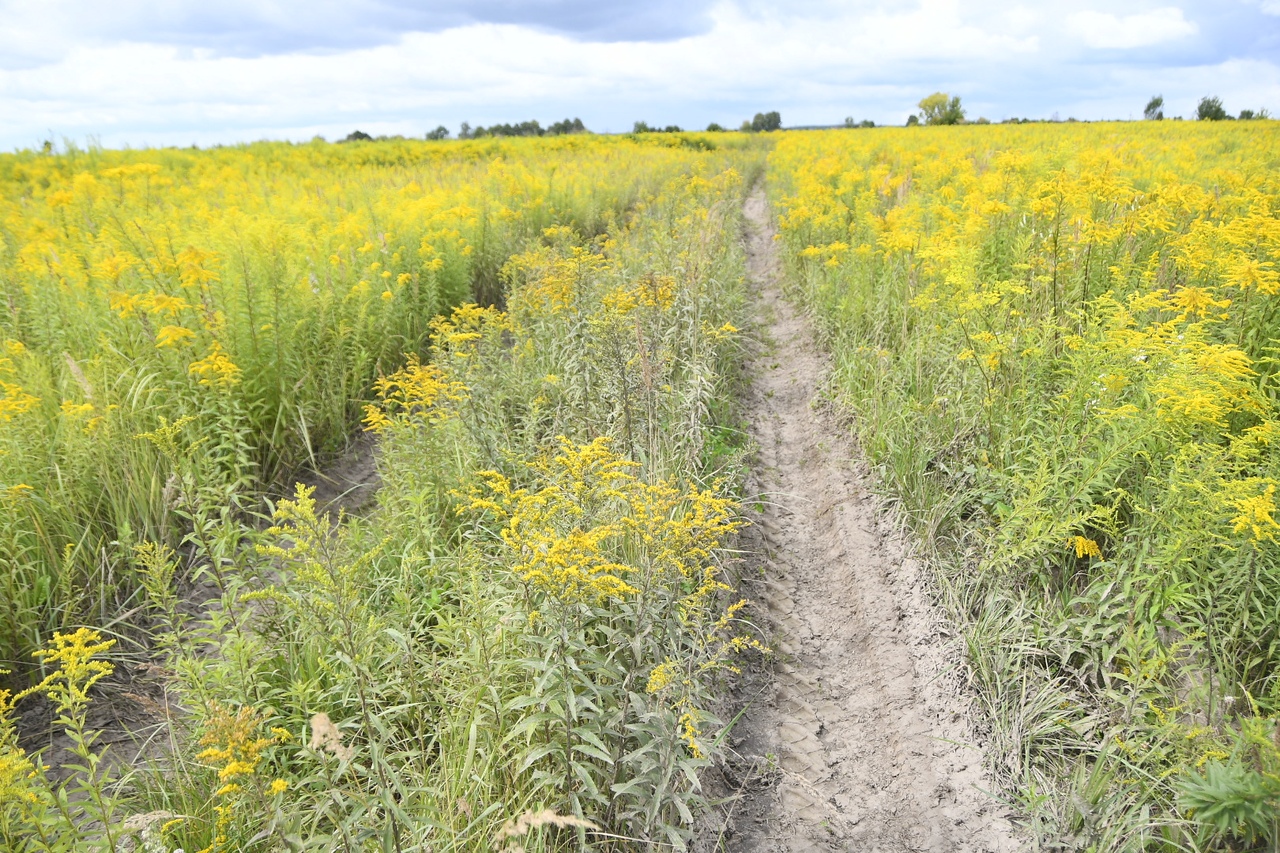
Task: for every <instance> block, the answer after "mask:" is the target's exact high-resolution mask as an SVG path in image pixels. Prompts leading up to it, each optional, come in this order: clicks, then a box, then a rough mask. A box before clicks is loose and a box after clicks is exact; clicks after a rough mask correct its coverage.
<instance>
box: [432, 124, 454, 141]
mask: <svg viewBox="0 0 1280 853" xmlns="http://www.w3.org/2000/svg"><path fill="white" fill-rule="evenodd" d="M448 138H449V128H447V127H445V126H444V125H443V124H442V125H440V126H439V127H437V128H436V129H435V130H433V131H430V132H428V133H427V139H432V140H438V139H448Z"/></svg>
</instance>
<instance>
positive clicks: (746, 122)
mask: <svg viewBox="0 0 1280 853" xmlns="http://www.w3.org/2000/svg"><path fill="white" fill-rule="evenodd" d="M738 130H740V131H742V132H743V133H750V132H751V119H749V118H748V119H743V120H742V127H740V128H738Z"/></svg>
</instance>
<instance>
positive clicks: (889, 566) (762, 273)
mask: <svg viewBox="0 0 1280 853" xmlns="http://www.w3.org/2000/svg"><path fill="white" fill-rule="evenodd" d="M746 216H747V220H748V228H749V231H748V235H747V242H748V251H749V262H750V274H751V277H752V280H753V282H754V284H755V286H756V289H757V294H758V296H757V310H758V323H759V328H760V329H761V331H762V332H763V333H764V334H765V336H766V338H767V339H768V340H767V341H766V342H765V344H764V345H763V346H762V347H761V350H760V352H759V353H758V354H757V355H756V357H755V358H754V363H752V364H751V365H749V366H748V372H749V374H750V375H751V376H753V377H754V379H753V386H752V389H751V392H750V399H749V400H748V405H747V409H748V411H749V412H750V414H749V419H750V422H751V434H752V437H753V439H754V440H755V442H756V443H757V444H758V446H759V456H758V459H757V462H756V465H755V467H754V477H755V480H756V482H755V483H754V484H753V486H754V491H756V492H758V493H759V494H761V495H763V496H764V498H763V500H762V501H761V502H760V503H759V504H757V507H756V510H755V512H754V518H753V519H752V520H753V522H754V525H753V529H754V531H755V532H754V534H753V535H754V537H755V540H756V541H755V542H754V543H752V542H748V543H747V545H748V547H749V548H751V549H752V550H754V551H755V552H756V554H757V557H756V558H755V559H756V560H757V565H756V566H755V567H754V569H753V570H751V571H748V573H747V578H746V583H747V584H748V586H749V587H750V586H753V587H754V590H750V592H751V593H753V594H754V597H755V599H756V601H757V603H758V604H759V605H760V606H759V611H760V612H759V614H758V618H760V619H761V620H762V621H763V622H764V623H765V626H764V627H765V630H766V631H768V632H769V633H770V635H771V642H772V645H773V647H774V649H775V651H776V652H777V655H776V656H775V658H774V659H773V662H772V664H771V665H769V666H768V668H767V669H763V670H761V671H757V672H752V673H747V674H746V676H745V680H744V683H743V684H742V685H740V688H741V689H740V694H739V695H740V698H741V700H742V702H743V704H744V705H745V706H746V711H745V712H744V714H743V717H742V718H741V719H740V720H739V722H738V723H737V725H736V726H735V727H734V729H733V732H732V738H731V743H732V745H733V748H734V755H733V757H732V758H731V759H730V761H729V762H728V763H727V766H725V767H724V768H722V771H723V776H724V781H725V782H726V783H727V784H726V787H727V788H729V789H731V790H734V791H736V792H737V793H738V794H739V795H740V796H739V797H737V798H736V799H735V800H734V801H732V802H731V803H730V804H729V805H728V806H727V807H726V813H725V815H724V817H723V818H722V819H721V825H720V827H719V828H718V832H717V835H718V836H719V837H718V839H717V841H716V842H715V843H714V844H713V845H711V846H713V847H715V848H716V849H719V850H724V851H730V853H754V852H755V851H828V850H865V851H891V850H892V851H897V850H904V851H905V850H911V851H918V850H927V851H940V852H941V851H948V853H950V851H1012V850H1017V849H1019V846H1020V845H1019V844H1018V842H1017V841H1016V840H1015V838H1014V836H1013V834H1012V828H1011V826H1010V824H1009V822H1008V820H1007V819H1006V817H1005V814H1004V812H1005V809H1004V808H1003V807H1002V806H1001V805H1000V804H999V803H998V802H997V801H996V800H995V799H994V798H993V797H992V796H991V795H989V794H987V793H984V792H985V791H989V790H991V787H990V786H989V785H988V784H987V783H986V780H985V778H984V773H983V752H982V749H981V747H980V745H979V744H978V743H977V742H976V737H975V734H974V730H975V727H974V725H973V717H972V711H971V709H970V706H969V702H968V701H967V698H966V695H965V686H964V673H965V667H964V663H963V657H962V649H961V648H960V644H959V640H958V638H957V637H956V636H955V635H954V633H953V632H951V631H949V630H948V628H947V625H946V621H945V619H944V618H943V616H942V615H941V613H940V612H939V610H938V608H937V606H936V605H935V604H934V601H933V598H932V596H931V595H930V588H931V583H932V582H931V580H930V578H929V577H928V573H927V571H926V570H925V568H924V567H923V566H921V565H920V564H919V562H918V561H916V560H913V559H911V558H910V557H909V556H908V555H907V552H906V548H905V547H904V545H903V542H902V540H901V538H900V537H899V535H898V533H897V531H896V530H895V526H894V525H893V523H892V521H891V519H890V517H889V516H888V515H887V514H886V513H885V512H884V510H883V508H882V507H881V506H880V504H879V503H878V502H877V500H876V499H875V498H874V496H873V495H871V493H870V492H869V491H868V481H867V476H866V472H865V469H864V468H863V467H862V466H860V465H859V463H858V462H857V461H856V460H857V458H858V457H857V451H856V449H855V448H854V447H853V446H852V445H851V443H850V441H849V440H848V438H847V435H848V430H847V429H843V428H842V427H841V425H840V423H839V420H838V418H837V417H836V416H835V414H834V413H832V412H831V411H829V410H828V408H826V407H824V406H823V405H821V404H820V403H819V402H818V400H817V393H818V390H819V383H820V381H821V379H822V377H824V376H825V375H826V373H827V364H826V362H825V361H824V359H823V357H822V355H821V354H820V352H819V351H818V349H817V348H816V346H815V345H814V342H813V338H812V332H811V329H810V325H809V322H808V320H807V318H806V317H805V316H803V315H802V314H800V313H799V312H797V311H796V309H794V308H793V307H792V306H791V305H790V304H789V303H788V302H786V301H785V300H784V299H783V297H782V294H781V291H780V288H779V284H778V277H779V273H778V262H777V253H776V250H775V247H774V243H773V239H772V237H773V229H772V226H771V223H770V220H769V212H768V207H767V205H766V202H765V198H764V194H763V192H762V191H761V190H760V189H759V188H757V190H756V191H755V192H754V193H753V195H752V196H751V197H750V198H749V200H748V202H747V205H746ZM752 491H753V489H752V488H749V489H748V493H749V494H750V493H751V492H752ZM762 666H763V665H762Z"/></svg>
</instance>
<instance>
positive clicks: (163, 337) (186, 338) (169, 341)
mask: <svg viewBox="0 0 1280 853" xmlns="http://www.w3.org/2000/svg"><path fill="white" fill-rule="evenodd" d="M195 337H196V333H195V332H193V331H191V330H190V329H188V328H186V327H185V326H161V327H160V331H158V332H156V347H157V348H160V347H176V346H181V345H183V344H186V343H190V342H191V341H193V340H195Z"/></svg>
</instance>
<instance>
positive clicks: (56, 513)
mask: <svg viewBox="0 0 1280 853" xmlns="http://www.w3.org/2000/svg"><path fill="white" fill-rule="evenodd" d="M1278 150H1280V135H1278V134H1277V131H1276V129H1275V123H1274V122H1269V121H1263V122H1249V123H1238V124H1234V125H1233V124H1228V123H1217V124H1206V123H1195V124H1191V123H1187V124H1182V123H1175V122H1165V123H1155V122H1150V123H1144V124H1132V123H1128V124H1101V125H1086V124H1070V125H1023V126H1012V127H1005V126H961V127H937V128H934V127H931V128H907V129H875V130H869V129H857V130H846V131H830V132H789V133H778V134H767V135H766V134H758V135H752V134H723V133H720V134H640V135H630V136H621V137H595V136H590V135H580V136H565V137H558V138H548V139H529V140H507V141H494V140H476V141H466V142H456V143H454V142H411V141H382V142H354V143H346V144H341V145H330V144H327V143H322V142H316V143H311V144H308V145H296V146H295V145H287V144H267V143H261V144H256V145H251V146H243V147H234V148H217V149H212V150H206V151H196V150H178V149H166V150H145V151H124V152H110V151H101V150H90V151H74V150H73V151H70V152H67V153H65V154H60V155H48V154H36V153H30V152H27V153H20V154H15V155H4V156H3V157H0V187H2V188H3V190H2V192H0V213H2V214H3V217H2V224H0V287H2V288H3V290H4V294H5V298H6V305H5V306H0V341H3V352H2V353H0V392H2V393H0V503H3V507H4V513H3V516H2V517H0V590H2V592H0V665H3V668H4V669H7V670H9V671H10V672H9V674H8V675H7V676H6V684H7V689H3V690H0V839H3V841H4V844H5V845H6V849H13V850H22V851H27V850H32V851H36V850H41V851H43V850H79V849H104V850H112V849H124V846H123V845H126V844H128V843H130V842H126V841H125V839H126V837H128V838H134V837H136V839H137V841H138V844H139V848H138V849H148V850H152V849H154V850H165V851H171V850H174V849H177V848H182V849H184V850H187V851H196V850H199V851H210V853H212V852H213V851H231V850H275V849H289V850H331V849H332V850H366V849H367V850H373V849H380V850H516V849H529V850H569V849H586V847H588V846H589V847H590V849H602V850H603V849H619V850H621V849H658V847H659V846H665V845H670V846H672V847H674V848H676V849H684V848H686V847H687V846H689V845H690V844H695V845H697V844H704V845H705V844H707V843H708V842H707V840H706V839H705V838H703V837H701V836H699V835H698V827H699V825H700V824H699V815H702V814H705V813H706V812H707V810H708V809H709V808H711V807H712V805H714V804H712V803H710V802H709V800H711V799H714V797H713V796H712V795H711V794H710V793H709V790H708V788H707V787H706V786H705V785H704V784H703V781H704V780H705V779H706V778H707V774H709V773H713V772H715V771H716V768H720V767H722V766H724V762H726V761H727V760H730V759H731V758H732V756H731V755H730V753H731V749H730V746H731V743H732V734H733V726H734V724H735V722H736V719H737V717H736V714H737V712H738V710H739V709H740V706H741V704H742V699H741V697H739V698H736V699H735V695H736V694H733V693H732V691H731V687H732V685H733V683H735V673H737V672H738V670H740V669H744V668H745V669H747V670H748V671H753V670H760V671H763V670H765V669H767V668H768V667H769V666H771V664H770V663H768V661H770V660H773V659H774V656H775V653H774V652H773V651H771V650H770V648H769V647H770V646H773V645H780V643H785V641H786V639H787V638H786V637H785V636H784V635H783V634H780V633H779V628H778V626H777V625H774V624H772V623H769V622H768V620H767V619H766V618H765V617H764V616H763V614H760V615H759V616H758V615H757V610H756V609H755V608H753V606H752V605H751V604H749V603H747V602H746V600H745V597H744V595H743V594H742V593H740V592H739V591H737V590H738V589H739V588H744V589H745V588H746V586H749V585H750V584H749V583H746V582H747V581H749V580H750V579H749V578H747V577H745V576H744V572H746V571H747V569H745V568H744V566H754V565H756V562H757V560H756V557H755V555H753V554H751V553H750V548H751V547H752V545H751V543H752V542H754V541H755V540H753V539H752V538H751V537H750V536H746V537H744V536H743V535H742V531H743V529H744V525H745V524H746V523H747V521H748V519H750V518H753V517H756V516H755V515H753V513H765V516H767V512H766V511H765V510H764V509H762V508H760V509H756V510H753V509H752V506H753V505H756V504H760V506H761V507H763V504H762V503H761V502H762V501H763V500H764V496H762V495H759V494H753V493H750V492H749V491H748V484H749V483H751V482H752V480H751V475H750V473H749V471H750V469H751V467H752V465H753V464H758V461H757V462H756V463H753V459H754V458H756V456H757V453H756V451H757V450H758V448H756V447H754V446H753V444H752V442H751V441H750V440H749V439H748V434H749V431H748V430H747V429H746V426H745V424H746V423H747V422H748V421H750V420H751V418H752V413H751V412H750V411H749V410H747V408H746V405H747V403H746V401H747V400H748V399H749V395H747V394H746V393H745V388H746V386H747V384H748V383H750V382H751V381H752V377H751V376H750V375H748V374H747V373H745V370H746V368H747V365H748V364H756V362H754V361H753V362H748V360H747V359H748V356H749V355H750V354H751V353H758V352H760V348H761V346H762V344H761V343H760V340H761V338H763V337H765V336H767V335H768V333H769V330H768V328H766V327H765V326H764V321H753V320H752V317H753V307H752V306H753V304H754V302H756V301H758V298H757V297H756V296H755V295H754V294H753V293H752V290H753V289H754V288H755V287H757V284H753V283H752V282H753V280H752V279H750V278H749V277H748V274H747V264H746V252H745V249H744V246H743V240H742V235H743V229H744V224H743V217H742V209H743V204H744V200H745V199H746V197H747V195H748V193H749V192H750V191H751V189H752V188H753V187H756V186H758V185H760V184H761V182H763V185H764V186H765V187H766V188H767V190H768V193H769V199H770V201H771V203H772V208H773V212H774V214H775V215H776V221H777V223H778V235H777V236H778V240H777V242H776V243H774V244H773V245H774V246H776V247H777V248H776V251H777V253H778V255H779V256H780V258H781V262H782V265H783V270H784V281H785V288H786V290H787V291H788V293H789V295H790V296H791V298H792V299H793V300H794V301H795V302H796V303H797V304H798V305H801V306H803V307H804V308H805V309H806V310H808V311H809V312H811V314H812V316H813V317H814V318H815V321H816V323H817V325H818V328H819V330H820V337H821V340H822V342H823V345H824V346H825V348H826V349H827V350H828V351H829V352H830V354H831V357H832V359H833V371H832V374H831V376H830V377H829V380H828V384H827V392H826V393H827V396H829V397H831V398H832V399H833V400H834V401H835V404H836V405H837V406H838V407H839V409H840V410H841V411H842V412H844V413H845V416H846V417H847V418H848V423H849V424H850V425H851V428H852V430H853V432H854V435H855V436H856V438H857V441H858V445H859V449H860V452H861V453H862V454H864V455H865V457H866V459H867V460H868V461H869V463H870V464H871V466H872V467H873V470H874V475H875V480H874V481H875V483H876V484H877V488H878V489H879V490H880V492H881V493H882V494H883V495H885V496H886V498H887V499H888V500H889V501H891V503H892V505H893V508H894V511H895V513H896V515H897V517H899V518H900V519H901V520H902V522H903V523H904V525H905V527H906V528H907V530H908V531H909V533H910V536H911V539H912V542H913V543H914V547H915V549H916V551H917V553H919V554H920V555H922V556H923V557H924V558H926V562H927V563H928V565H929V566H930V567H931V575H930V578H931V579H930V580H929V585H930V588H931V589H932V588H936V590H937V595H938V598H939V600H940V603H941V606H942V607H943V608H944V610H945V612H946V614H947V616H948V618H949V619H951V620H952V621H953V622H954V624H955V625H956V626H957V630H958V631H959V632H961V634H962V635H963V637H964V645H965V650H966V652H967V654H966V657H967V661H968V663H967V670H966V671H967V672H968V673H969V681H970V688H971V696H972V698H973V701H975V702H976V703H978V705H979V706H980V707H981V714H982V716H983V718H985V719H987V720H989V726H988V730H987V731H985V732H982V733H981V734H982V737H983V739H984V741H985V745H984V748H985V750H986V756H987V763H988V765H989V766H988V769H987V770H988V773H990V774H991V776H992V778H993V779H994V781H995V783H996V784H998V785H999V787H1000V792H1001V796H1002V797H1003V798H1004V799H1005V800H1006V801H1007V802H1010V803H1011V804H1012V807H1013V812H1014V816H1015V819H1016V820H1017V822H1019V823H1020V824H1021V825H1022V826H1023V827H1024V830H1023V833H1024V835H1025V836H1026V837H1028V838H1036V839H1039V840H1040V841H1041V842H1044V843H1050V842H1052V843H1055V844H1059V845H1060V846H1064V845H1065V847H1066V848H1067V849H1152V850H1199V849H1240V848H1241V845H1247V844H1250V843H1252V844H1263V843H1266V842H1268V841H1270V842H1272V843H1276V842H1280V827H1277V825H1276V821H1275V814H1276V809H1277V805H1278V804H1280V734H1277V733H1278V732H1280V670H1278V668H1277V667H1278V666H1280V636H1277V630H1278V629H1280V627H1278V626H1280V560H1278V557H1280V553H1278V551H1277V538H1276V537H1277V533H1278V532H1280V525H1278V524H1277V521H1276V518H1275V509H1276V507H1275V491H1276V486H1277V483H1280V463H1278V462H1277V454H1276V451H1275V441H1276V440H1277V436H1278V435H1280V412H1277V387H1276V379H1275V373H1276V364H1275V349H1274V347H1275V344H1274V341H1275V339H1276V336H1277V335H1276V332H1277V326H1278V325H1280V317H1278V316H1277V301H1276V297H1277V294H1280V273H1278V272H1277V270H1276V267H1275V264H1276V261H1277V256H1278V255H1280V225H1278V223H1280V218H1278V216H1277V214H1280V183H1278V181H1280V178H1278V177H1277V175H1280V170H1278V167H1280V162H1278V156H1280V155H1277V154H1276V152H1277V151H1278ZM804 402H805V404H806V405H807V401H804ZM361 432H363V433H365V434H368V435H371V436H373V437H374V438H375V439H376V442H377V447H378V451H377V467H378V473H379V475H380V480H381V485H380V487H379V489H378V492H377V497H376V502H375V503H374V505H373V506H372V507H370V508H368V509H367V510H362V511H361V512H359V513H357V514H354V515H352V516H349V517H348V516H342V517H339V516H338V514H337V513H330V512H327V511H326V509H327V508H326V507H325V506H323V505H320V504H318V503H317V501H316V500H315V497H314V495H313V494H312V492H311V491H310V490H309V489H308V488H306V487H303V486H298V487H296V488H295V487H294V486H293V482H294V481H295V479H298V478H299V477H304V478H305V477H307V476H311V475H309V474H307V473H306V472H309V471H315V470H319V471H323V470H324V469H325V468H326V466H329V465H331V464H332V463H333V462H334V460H335V459H340V458H341V457H342V455H343V453H344V450H345V449H346V448H347V447H348V446H350V445H351V444H352V443H353V442H354V441H356V439H355V436H356V435H357V434H358V433H361ZM765 516H761V518H762V519H763V518H765ZM139 666H142V667H144V668H149V670H157V671H160V672H163V676H162V677H161V678H160V680H161V681H162V682H163V684H164V691H165V693H164V699H163V701H152V702H151V704H152V705H155V706H156V707H155V708H153V709H152V710H153V711H154V713H155V714H156V715H158V718H159V719H161V720H162V721H164V722H165V725H163V726H162V727H160V728H159V729H158V731H160V732H161V735H160V740H162V741H163V743H162V744H159V745H153V746H152V748H151V749H150V751H149V752H148V755H149V756H150V758H149V759H148V758H146V757H145V756H144V757H143V758H140V759H138V760H136V761H120V760H118V754H119V753H120V752H121V750H120V749H119V748H116V749H112V748H111V747H109V746H107V745H106V742H105V741H104V740H102V739H101V736H100V734H99V733H97V731H96V729H97V728H98V727H99V726H100V725H101V718H102V714H99V713H97V711H96V709H100V708H105V707H109V706H110V707H118V706H119V702H120V700H119V696H120V695H123V694H125V693H127V692H128V690H130V689H131V688H130V687H129V685H130V683H131V682H130V681H129V680H128V678H127V677H126V674H127V673H128V672H129V671H132V670H136V669H138V667H139ZM129 695H132V694H129ZM149 701H150V700H149ZM32 709H37V710H36V711H33V710H32ZM24 711H25V713H26V714H27V716H28V717H31V718H32V719H34V718H35V717H38V716H39V714H40V713H43V714H44V715H45V716H46V717H47V718H51V719H52V720H53V725H52V726H51V727H50V726H46V729H50V730H56V731H57V732H58V733H59V738H60V739H59V740H58V741H57V748H56V749H55V748H54V747H51V746H47V745H45V746H43V747H42V743H44V744H48V743H49V742H50V740H49V736H48V735H44V736H43V737H44V740H43V741H42V740H41V735H40V734H39V733H38V732H35V731H34V730H32V729H31V726H30V725H28V724H21V725H20V723H21V721H22V720H23V719H26V718H25V717H23V714H24ZM744 713H745V712H744ZM744 719H745V720H746V723H745V724H744V725H747V726H750V725H751V724H752V722H751V717H750V716H749V715H748V716H747V717H746V718H744ZM113 755H117V758H115V759H113V758H112V756H113ZM726 825H727V819H726ZM713 841H714V839H713ZM148 845H149V846H148Z"/></svg>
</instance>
